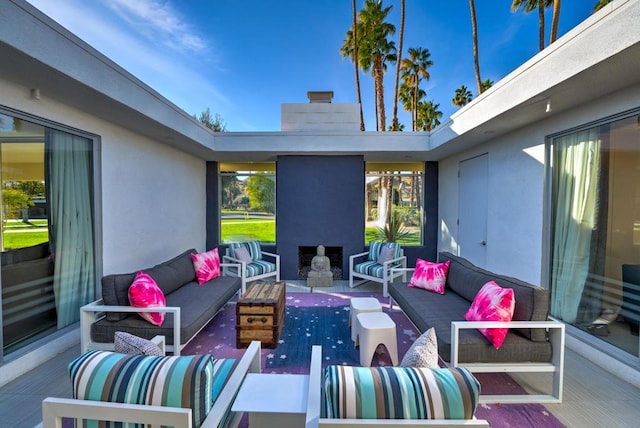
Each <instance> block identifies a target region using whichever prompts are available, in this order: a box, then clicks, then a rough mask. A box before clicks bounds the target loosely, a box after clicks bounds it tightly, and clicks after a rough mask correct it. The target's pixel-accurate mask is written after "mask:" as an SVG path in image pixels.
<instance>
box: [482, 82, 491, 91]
mask: <svg viewBox="0 0 640 428" xmlns="http://www.w3.org/2000/svg"><path fill="white" fill-rule="evenodd" d="M481 86H482V92H484V91H486V90H487V89H489V88H490V87H492V86H493V80H491V79H484V80H483V81H482V83H481Z"/></svg>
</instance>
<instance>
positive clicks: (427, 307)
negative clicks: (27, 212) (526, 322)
mask: <svg viewBox="0 0 640 428" xmlns="http://www.w3.org/2000/svg"><path fill="white" fill-rule="evenodd" d="M389 294H390V295H391V297H393V299H394V300H395V301H396V303H397V304H398V305H400V307H401V308H402V310H403V311H404V312H405V314H406V315H407V317H409V319H410V320H411V321H412V322H413V323H414V324H415V326H416V327H417V328H418V330H420V332H422V333H424V332H425V331H427V330H428V329H429V328H431V327H433V328H434V329H435V331H436V337H437V339H438V353H439V354H440V356H441V357H442V358H443V359H444V360H445V361H451V321H464V314H465V313H466V312H467V310H468V309H469V306H470V305H471V302H469V301H468V300H466V299H465V298H463V297H461V296H460V295H458V294H456V293H454V292H453V291H452V290H447V291H445V294H438V293H433V292H430V291H427V290H423V289H420V288H413V287H408V286H407V285H406V284H402V283H393V284H390V285H389ZM459 346H460V352H459V353H458V361H459V362H461V363H464V362H483V363H495V362H530V361H533V362H549V361H550V360H551V345H550V344H549V343H548V342H546V341H545V342H534V341H531V340H529V339H527V338H526V337H524V336H523V335H522V334H521V333H520V332H519V331H518V330H515V329H510V330H509V333H507V337H506V338H505V341H504V343H503V344H502V346H501V347H500V349H495V348H494V347H493V345H492V344H491V343H490V342H489V341H488V340H487V338H486V337H484V336H483V335H482V334H481V333H480V332H479V331H478V330H476V329H470V330H462V331H461V332H460V340H459Z"/></svg>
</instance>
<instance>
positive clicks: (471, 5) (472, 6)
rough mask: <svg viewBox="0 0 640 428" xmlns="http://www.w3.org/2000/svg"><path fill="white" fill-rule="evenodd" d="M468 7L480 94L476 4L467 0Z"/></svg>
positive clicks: (474, 63)
mask: <svg viewBox="0 0 640 428" xmlns="http://www.w3.org/2000/svg"><path fill="white" fill-rule="evenodd" d="M469 9H470V10H471V33H472V35H473V65H474V67H475V71H476V83H477V84H478V93H479V94H481V93H482V81H481V79H480V61H479V60H478V24H477V21H476V5H475V3H474V1H473V0H469Z"/></svg>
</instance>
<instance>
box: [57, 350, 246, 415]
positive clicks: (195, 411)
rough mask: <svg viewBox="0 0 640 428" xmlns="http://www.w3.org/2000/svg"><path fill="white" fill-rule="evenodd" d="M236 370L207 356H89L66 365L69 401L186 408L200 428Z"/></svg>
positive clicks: (103, 353)
mask: <svg viewBox="0 0 640 428" xmlns="http://www.w3.org/2000/svg"><path fill="white" fill-rule="evenodd" d="M235 364H236V361H235V360H214V359H213V358H212V357H211V355H208V354H207V355H188V356H180V357H154V356H132V355H124V354H118V353H114V352H108V351H89V352H87V353H85V354H83V355H81V356H80V357H78V358H76V359H75V360H73V361H72V362H71V363H69V376H70V378H71V384H72V388H73V398H76V399H80V400H93V401H107V402H115V403H129V404H146V405H159V406H167V407H182V408H190V409H191V410H192V414H191V417H192V422H193V426H194V427H199V426H200V425H201V424H202V421H203V420H204V419H205V417H206V416H207V414H208V413H209V411H211V408H212V406H213V403H214V401H215V399H216V398H217V396H218V395H219V392H220V389H221V386H220V385H224V383H226V380H227V379H228V378H229V375H230V374H231V373H232V371H233V367H235ZM130 426H131V425H130ZM133 426H135V425H133Z"/></svg>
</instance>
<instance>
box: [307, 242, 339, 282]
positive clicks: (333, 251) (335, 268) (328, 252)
mask: <svg viewBox="0 0 640 428" xmlns="http://www.w3.org/2000/svg"><path fill="white" fill-rule="evenodd" d="M317 250H318V247H317V246H315V247H298V279H307V276H308V275H309V271H310V270H311V260H312V259H313V257H314V256H315V255H316V252H317ZM324 255H325V256H327V257H329V262H330V264H331V273H333V279H342V247H327V246H325V247H324Z"/></svg>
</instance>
